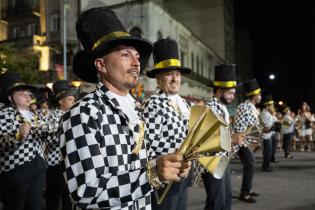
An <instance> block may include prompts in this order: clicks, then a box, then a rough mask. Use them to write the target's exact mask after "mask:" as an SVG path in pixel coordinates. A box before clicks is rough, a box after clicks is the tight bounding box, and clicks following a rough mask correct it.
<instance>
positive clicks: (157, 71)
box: [146, 66, 191, 78]
mask: <svg viewBox="0 0 315 210" xmlns="http://www.w3.org/2000/svg"><path fill="white" fill-rule="evenodd" d="M172 70H178V71H180V73H181V74H190V73H191V69H190V68H187V67H179V66H170V67H165V68H157V69H152V70H150V71H147V72H146V75H147V77H149V78H155V76H156V75H158V74H163V73H165V72H169V71H172Z"/></svg>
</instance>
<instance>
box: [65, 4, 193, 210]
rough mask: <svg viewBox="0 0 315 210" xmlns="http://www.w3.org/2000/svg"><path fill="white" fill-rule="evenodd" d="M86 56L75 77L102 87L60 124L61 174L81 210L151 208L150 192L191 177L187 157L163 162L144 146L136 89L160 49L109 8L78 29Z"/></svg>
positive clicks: (87, 16)
mask: <svg viewBox="0 0 315 210" xmlns="http://www.w3.org/2000/svg"><path fill="white" fill-rule="evenodd" d="M76 30H77V35H78V38H79V40H80V42H81V43H82V45H83V47H84V50H80V51H79V52H78V53H77V54H76V55H75V58H74V61H73V71H74V73H75V74H76V75H77V76H78V77H79V78H80V79H82V80H83V81H86V82H90V83H96V84H97V86H96V90H95V91H92V92H91V93H89V94H88V95H86V96H84V97H83V98H82V99H81V100H80V101H79V102H78V103H76V104H75V105H74V106H72V108H71V109H70V110H69V111H68V112H66V113H65V114H64V115H63V117H62V121H61V123H60V127H59V129H60V141H61V156H62V164H61V165H62V171H63V173H64V177H65V180H66V183H67V186H68V189H69V192H70V195H71V197H72V201H73V203H74V204H75V206H76V209H78V208H79V209H113V210H114V209H122V210H128V209H135V210H138V209H141V210H145V209H148V210H149V209H151V192H152V191H153V188H158V187H160V186H161V184H162V182H163V181H173V180H178V179H180V178H181V177H184V176H186V175H187V173H188V171H189V169H190V168H189V167H183V171H181V170H180V169H181V168H182V166H183V164H182V163H181V162H182V159H183V157H182V156H181V155H175V154H166V155H161V156H159V157H156V156H155V154H154V152H153V151H152V150H151V149H150V147H149V146H148V145H147V142H146V140H145V138H144V137H145V132H146V128H145V123H144V121H143V120H142V118H141V116H140V115H139V112H138V111H137V110H136V105H135V100H134V99H133V98H132V96H131V95H130V94H129V91H130V90H131V89H132V88H134V87H136V85H137V82H138V79H139V76H140V70H141V69H142V70H143V69H144V68H145V66H146V64H147V62H148V59H149V58H150V55H151V52H152V49H153V46H152V43H151V42H149V41H148V40H145V39H142V38H139V37H133V36H130V35H129V34H128V32H126V29H125V28H124V26H123V25H122V23H121V22H120V21H119V19H118V18H117V16H116V14H115V13H114V12H113V11H111V10H109V9H107V8H105V7H99V8H92V9H89V10H87V11H84V12H83V13H82V14H81V15H80V17H79V19H78V20H77V23H76Z"/></svg>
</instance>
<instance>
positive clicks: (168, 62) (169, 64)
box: [154, 58, 181, 69]
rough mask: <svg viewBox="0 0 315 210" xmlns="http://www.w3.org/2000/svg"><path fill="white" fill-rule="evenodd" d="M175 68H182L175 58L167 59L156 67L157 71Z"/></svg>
mask: <svg viewBox="0 0 315 210" xmlns="http://www.w3.org/2000/svg"><path fill="white" fill-rule="evenodd" d="M173 66H176V67H181V63H180V60H178V59H174V58H173V59H167V60H164V61H161V62H159V63H157V64H155V65H154V67H155V68H156V69H162V68H167V67H173Z"/></svg>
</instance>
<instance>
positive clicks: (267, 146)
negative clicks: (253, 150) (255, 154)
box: [262, 137, 272, 169]
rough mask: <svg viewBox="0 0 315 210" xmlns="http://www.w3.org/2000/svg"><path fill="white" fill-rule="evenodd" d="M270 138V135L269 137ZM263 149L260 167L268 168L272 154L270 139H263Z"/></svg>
mask: <svg viewBox="0 0 315 210" xmlns="http://www.w3.org/2000/svg"><path fill="white" fill-rule="evenodd" d="M271 138H272V137H271ZM263 144H264V150H263V163H262V168H263V169H268V168H270V162H271V156H272V139H263Z"/></svg>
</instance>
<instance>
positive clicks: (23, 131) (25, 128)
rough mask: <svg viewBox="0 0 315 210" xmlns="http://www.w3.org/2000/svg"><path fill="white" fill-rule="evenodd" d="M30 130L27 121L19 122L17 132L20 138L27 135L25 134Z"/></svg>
mask: <svg viewBox="0 0 315 210" xmlns="http://www.w3.org/2000/svg"><path fill="white" fill-rule="evenodd" d="M30 130H31V126H30V124H28V123H22V124H20V127H19V132H20V135H21V137H22V140H23V139H25V138H26V137H27V135H28V133H29V132H30Z"/></svg>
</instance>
